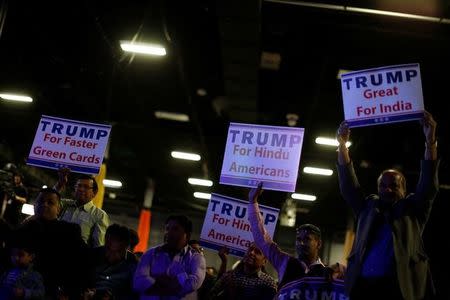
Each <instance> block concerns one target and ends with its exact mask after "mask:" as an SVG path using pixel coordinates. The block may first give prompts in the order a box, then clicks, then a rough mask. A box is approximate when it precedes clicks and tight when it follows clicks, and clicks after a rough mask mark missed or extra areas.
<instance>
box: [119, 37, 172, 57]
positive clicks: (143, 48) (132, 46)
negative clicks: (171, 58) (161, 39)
mask: <svg viewBox="0 0 450 300" xmlns="http://www.w3.org/2000/svg"><path fill="white" fill-rule="evenodd" d="M120 47H121V48H122V50H123V51H125V52H132V53H139V54H147V55H156V56H164V55H166V49H165V48H164V47H163V46H161V45H154V44H144V43H132V42H125V41H123V42H121V43H120Z"/></svg>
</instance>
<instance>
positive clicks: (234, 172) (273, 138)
mask: <svg viewBox="0 0 450 300" xmlns="http://www.w3.org/2000/svg"><path fill="white" fill-rule="evenodd" d="M303 135H304V129H303V128H296V127H280V126H265V125H252V124H242V123H230V127H229V129H228V136H227V144H226V147H225V155H224V159H223V164H222V171H221V175H220V183H221V184H227V185H236V186H244V187H255V186H257V184H258V182H263V183H264V185H263V188H264V189H267V190H277V191H285V192H294V191H295V186H296V183H297V175H298V166H299V162H300V153H301V150H302V144H303Z"/></svg>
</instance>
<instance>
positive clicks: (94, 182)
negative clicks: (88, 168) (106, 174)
mask: <svg viewBox="0 0 450 300" xmlns="http://www.w3.org/2000/svg"><path fill="white" fill-rule="evenodd" d="M83 179H87V180H92V190H93V191H94V193H95V194H97V192H98V184H97V180H95V178H94V177H93V176H91V175H87V174H81V175H80V176H78V178H77V180H83Z"/></svg>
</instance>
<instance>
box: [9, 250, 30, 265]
mask: <svg viewBox="0 0 450 300" xmlns="http://www.w3.org/2000/svg"><path fill="white" fill-rule="evenodd" d="M33 259H34V255H33V254H31V253H29V252H27V251H25V250H23V249H19V248H12V249H11V263H12V264H13V265H14V266H15V267H19V268H26V267H28V266H29V265H30V264H31V262H32V261H33Z"/></svg>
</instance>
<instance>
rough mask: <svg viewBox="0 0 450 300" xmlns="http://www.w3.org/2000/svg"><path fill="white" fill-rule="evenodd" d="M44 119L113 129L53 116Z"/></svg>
mask: <svg viewBox="0 0 450 300" xmlns="http://www.w3.org/2000/svg"><path fill="white" fill-rule="evenodd" d="M44 118H45V119H50V120H56V121H63V122H68V123H74V124H80V125H89V126H92V127H103V128H108V129H111V125H104V124H96V123H89V122H83V121H75V120H70V119H63V118H58V117H51V116H46V115H42V119H44ZM42 119H41V120H42Z"/></svg>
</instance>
